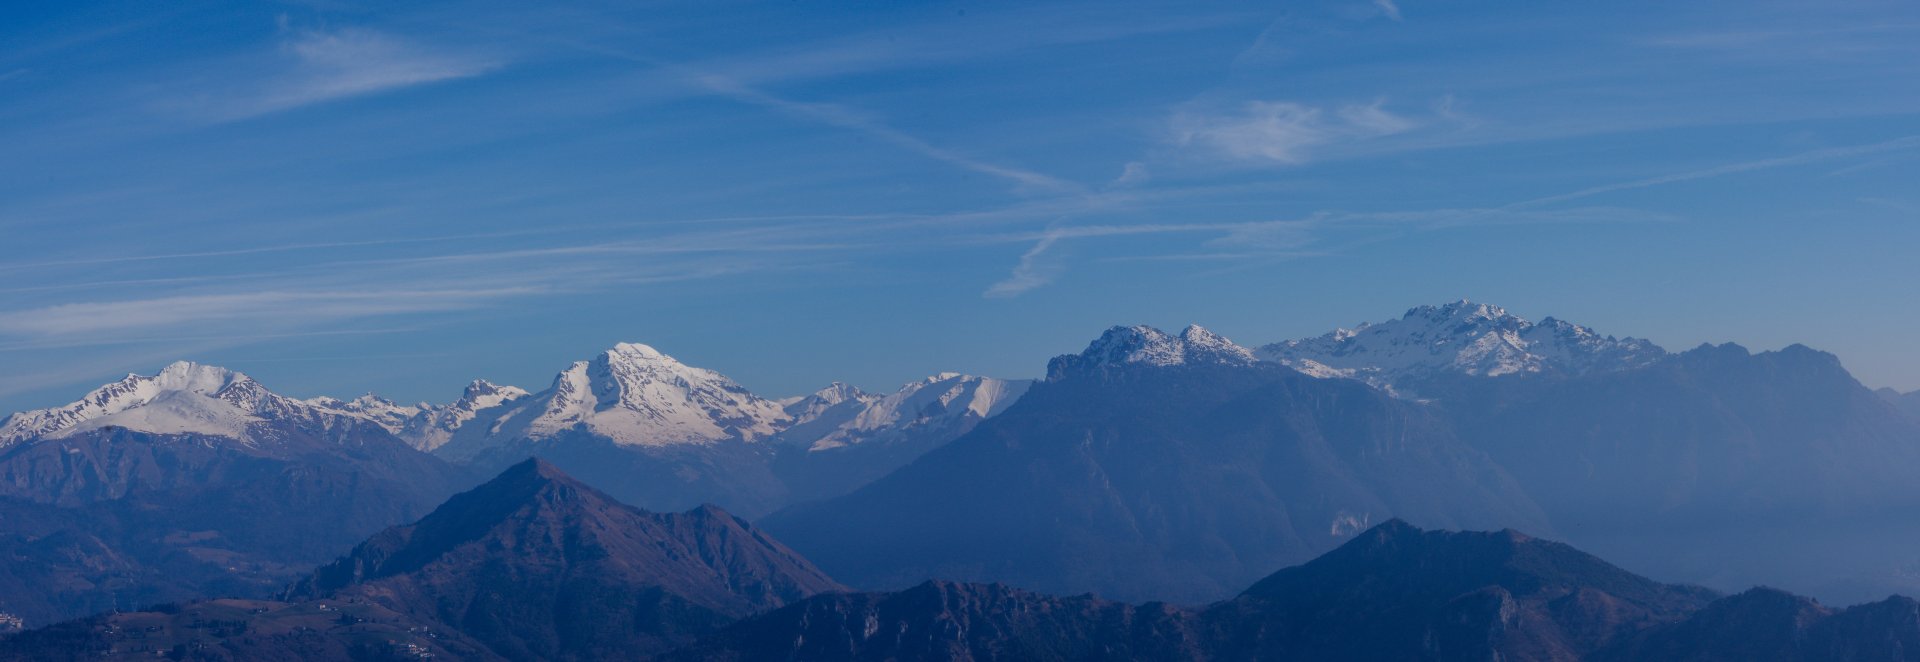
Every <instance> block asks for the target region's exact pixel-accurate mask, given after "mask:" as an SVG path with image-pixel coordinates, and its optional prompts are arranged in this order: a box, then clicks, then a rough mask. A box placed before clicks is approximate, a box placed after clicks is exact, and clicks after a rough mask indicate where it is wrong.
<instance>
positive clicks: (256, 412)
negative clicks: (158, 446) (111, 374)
mask: <svg viewBox="0 0 1920 662" xmlns="http://www.w3.org/2000/svg"><path fill="white" fill-rule="evenodd" d="M308 410H309V405H307V404H306V403H304V402H302V401H299V400H294V399H292V398H287V397H284V396H281V395H279V394H276V393H273V392H272V391H268V390H267V389H266V388H265V387H263V386H261V385H260V384H259V383H258V382H255V381H253V378H251V377H248V376H246V375H244V374H241V373H239V372H235V371H232V370H228V369H226V368H221V367H216V366H208V365H200V364H198V363H192V362H189V361H179V362H175V363H173V364H171V365H168V366H167V367H166V368H163V369H161V370H160V372H159V373H157V374H154V375H136V374H129V375H127V376H126V377H125V378H123V379H121V380H120V381H117V382H113V383H111V384H107V385H104V386H101V387H100V388H98V389H94V391H93V392H91V393H88V394H87V396H86V397H84V398H81V399H80V400H79V401H77V402H73V403H71V404H68V405H66V406H63V407H54V408H50V409H39V410H34V411H25V412H20V413H17V414H14V415H12V416H8V417H7V418H6V419H4V420H0V446H10V445H13V444H15V443H19V442H22V441H27V440H31V439H41V438H62V437H67V436H71V435H74V434H78V433H81V432H86V431H89V430H97V429H101V428H105V427H110V426H112V427H122V428H127V429H131V430H138V431H141V432H152V433H159V434H208V435H215V436H222V437H230V438H234V439H241V440H246V439H247V427H248V426H249V425H251V424H253V423H255V422H258V421H261V420H263V419H265V418H282V417H289V416H293V415H298V414H302V413H307V412H308Z"/></svg>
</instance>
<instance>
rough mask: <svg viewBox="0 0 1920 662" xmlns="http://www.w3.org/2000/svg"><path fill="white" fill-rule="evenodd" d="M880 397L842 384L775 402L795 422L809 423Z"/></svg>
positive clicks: (838, 383)
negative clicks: (831, 412)
mask: <svg viewBox="0 0 1920 662" xmlns="http://www.w3.org/2000/svg"><path fill="white" fill-rule="evenodd" d="M879 397H880V396H878V395H874V394H871V393H868V392H866V391H862V390H860V388H859V387H857V386H853V385H851V384H846V383H842V382H834V383H832V384H828V385H827V387H826V388H823V389H820V390H818V391H814V392H812V393H808V394H806V395H801V396H795V397H791V398H782V399H780V400H778V401H776V402H777V403H778V404H779V405H780V407H781V408H782V409H783V410H785V411H786V412H787V415H788V416H791V417H793V420H795V421H810V420H814V419H817V418H819V417H821V416H824V415H826V413H827V412H828V411H829V410H832V409H834V408H836V407H843V406H846V405H849V404H852V405H865V404H866V403H869V402H872V401H874V400H876V399H879Z"/></svg>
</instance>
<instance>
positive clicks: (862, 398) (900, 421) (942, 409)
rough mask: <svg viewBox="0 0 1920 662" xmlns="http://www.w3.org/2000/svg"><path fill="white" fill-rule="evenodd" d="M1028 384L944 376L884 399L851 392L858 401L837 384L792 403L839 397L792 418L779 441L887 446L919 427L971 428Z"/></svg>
mask: <svg viewBox="0 0 1920 662" xmlns="http://www.w3.org/2000/svg"><path fill="white" fill-rule="evenodd" d="M1032 385H1033V382H1032V381H1030V380H1006V379H994V378H992V377H976V376H973V375H964V374H960V373H957V372H943V373H939V374H936V375H933V376H930V377H927V378H925V379H922V380H919V381H916V382H911V383H908V384H906V385H903V386H901V387H900V390H897V391H894V392H893V393H890V394H887V395H884V396H880V395H873V394H869V393H865V392H861V391H859V390H858V389H853V391H852V393H853V394H857V397H842V395H843V394H846V393H847V392H846V391H845V390H844V389H849V388H852V387H847V386H845V385H843V384H839V383H835V384H834V385H833V386H830V387H828V388H826V389H822V390H821V391H817V392H815V393H814V394H813V395H810V396H806V397H805V398H804V399H802V400H799V401H797V402H796V404H799V403H804V402H814V403H821V402H825V401H826V400H827V399H828V398H823V397H821V396H823V394H825V395H828V397H841V399H840V400H839V401H838V402H837V403H836V404H835V405H834V406H830V407H825V408H818V409H817V413H816V412H815V411H812V410H810V411H808V412H806V413H807V414H808V415H798V414H796V417H795V420H794V423H793V425H792V427H791V428H789V429H788V430H787V431H785V432H784V433H782V434H781V439H782V440H783V441H785V442H787V443H792V444H796V445H804V446H805V447H806V448H807V449H808V450H809V451H825V450H832V449H835V448H843V447H847V446H857V445H861V444H866V443H872V442H875V441H879V442H880V443H885V441H886V439H885V438H888V437H891V436H894V435H908V434H912V433H914V432H915V431H917V430H921V429H928V428H937V427H943V426H949V425H951V426H955V427H956V428H960V427H966V428H970V426H971V425H972V424H973V423H977V422H979V421H981V420H985V419H987V418H991V417H993V416H994V415H996V414H999V413H1000V412H1001V411H1003V410H1005V409H1006V408H1007V407H1008V406H1009V405H1012V404H1013V402H1014V401H1015V400H1018V399H1020V396H1021V395H1023V394H1025V393H1026V392H1027V388H1028V387H1030V386H1032ZM830 392H831V393H830ZM788 411H789V412H794V411H795V408H794V406H793V405H790V406H789V407H788ZM949 431H951V430H949Z"/></svg>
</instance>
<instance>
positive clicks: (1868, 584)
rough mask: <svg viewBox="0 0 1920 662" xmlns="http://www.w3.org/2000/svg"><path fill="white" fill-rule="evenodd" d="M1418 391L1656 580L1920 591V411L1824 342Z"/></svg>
mask: <svg viewBox="0 0 1920 662" xmlns="http://www.w3.org/2000/svg"><path fill="white" fill-rule="evenodd" d="M1420 388H1421V392H1422V393H1426V394H1429V395H1432V396H1433V397H1435V404H1434V408H1435V409H1436V411H1437V412H1438V413H1439V414H1440V415H1441V416H1443V417H1445V418H1447V419H1449V420H1450V421H1452V423H1453V427H1454V428H1455V429H1456V430H1458V432H1459V434H1460V436H1461V437H1462V438H1464V439H1470V440H1472V441H1473V444H1474V446H1475V447H1476V448H1479V449H1481V450H1484V451H1486V452H1487V453H1488V454H1489V455H1490V456H1492V457H1493V459H1494V460H1495V461H1496V462H1497V463H1498V464H1499V465H1500V466H1501V467H1502V468H1504V469H1505V470H1506V471H1507V472H1508V473H1509V474H1510V475H1512V476H1513V477H1514V478H1515V479H1517V480H1518V481H1519V482H1520V483H1521V484H1522V485H1523V486H1524V487H1525V491H1526V493H1527V494H1528V495H1529V496H1530V497H1532V498H1533V500H1534V501H1535V502H1536V503H1538V504H1539V505H1540V507H1541V508H1543V509H1545V510H1546V512H1547V515H1548V516H1549V517H1550V518H1551V521H1552V523H1553V526H1554V530H1555V532H1556V533H1557V534H1558V535H1561V536H1564V537H1566V538H1567V539H1568V540H1571V541H1573V542H1575V543H1577V544H1580V545H1581V546H1583V547H1585V548H1588V549H1591V550H1593V551H1595V552H1596V553H1599V554H1602V555H1605V556H1606V557H1608V558H1610V559H1614V560H1616V561H1618V562H1620V563H1623V564H1625V565H1628V566H1629V567H1633V568H1637V569H1641V570H1645V571H1650V572H1655V573H1658V574H1659V575H1660V576H1664V577H1685V578H1689V579H1690V580H1692V581H1698V582H1701V583H1707V584H1709V585H1714V586H1717V587H1721V588H1725V589H1738V588H1743V587H1746V586H1752V585H1754V584H1756V583H1761V582H1767V583H1774V584H1776V585H1784V586H1788V587H1791V588H1793V589H1795V590H1799V591H1806V592H1817V593H1818V594H1820V595H1822V596H1827V597H1829V599H1843V600H1868V599H1876V598H1879V597H1884V596H1885V595H1886V594H1887V593H1889V592H1893V591H1908V590H1917V589H1920V581H1916V580H1915V579H1914V578H1913V577H1912V575H1911V573H1904V572H1901V571H1900V570H1899V569H1900V568H1902V567H1906V566H1910V565H1911V564H1912V563H1914V561H1915V559H1916V558H1917V557H1916V556H1915V555H1913V554H1911V553H1909V550H1911V549H1914V548H1915V547H1917V546H1920V521H1916V520H1915V519H1914V518H1913V517H1912V516H1911V513H1913V512H1914V509H1915V508H1920V489H1915V484H1916V483H1915V481H1914V478H1913V477H1914V476H1915V475H1920V418H1913V417H1909V416H1905V415H1902V414H1900V413H1899V412H1897V411H1895V410H1894V408H1892V407H1890V406H1888V404H1887V403H1886V402H1885V401H1883V400H1882V398H1881V397H1879V396H1877V395H1875V394H1874V393H1873V392H1872V391H1870V390H1869V389H1867V388H1866V387H1865V386H1862V385H1861V384H1860V383H1859V382H1858V381H1855V380H1854V378H1853V377H1852V376H1851V375H1850V374H1848V373H1847V371H1846V370H1845V369H1844V368H1843V367H1841V365H1840V362H1839V360H1838V359H1837V358H1835V357H1834V356H1833V355H1832V354H1827V353H1825V352H1819V351H1816V350H1812V349H1808V348H1806V347H1802V346H1798V345H1795V346H1791V347H1788V348H1786V349H1783V350H1780V351H1775V352H1760V353H1751V352H1748V351H1747V350H1746V349H1745V348H1742V347H1740V346H1738V345H1731V344H1728V345H1718V346H1702V347H1699V348H1696V349H1693V350H1690V351H1687V352H1683V353H1681V354H1678V355H1675V356H1673V357H1672V358H1670V359H1668V360H1666V361H1662V362H1660V363H1657V364H1654V365H1651V366H1647V367H1644V368H1639V369H1635V370H1629V371H1621V372H1614V373H1608V374H1600V375H1590V376H1586V377H1581V378H1577V379H1555V378H1551V377H1543V378H1528V377H1519V378H1511V379H1475V378H1458V379H1457V380H1455V381H1452V382H1449V383H1441V382H1428V383H1425V384H1422V385H1421V386H1420Z"/></svg>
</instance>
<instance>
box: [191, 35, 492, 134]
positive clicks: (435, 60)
mask: <svg viewBox="0 0 1920 662" xmlns="http://www.w3.org/2000/svg"><path fill="white" fill-rule="evenodd" d="M283 33H284V36H283V38H282V40H281V42H280V44H279V46H278V48H279V51H280V57H279V62H278V67H276V68H271V69H265V70H259V69H255V70H254V71H251V72H250V73H249V74H247V75H250V76H254V77H256V80H255V81H254V82H253V83H252V84H251V85H248V86H242V87H240V88H237V89H225V90H218V91H214V92H210V93H203V95H202V96H200V97H199V98H197V99H195V100H194V101H192V102H189V103H187V104H186V105H187V107H188V108H189V109H190V110H193V111H196V112H199V113H202V114H205V115H207V116H209V117H211V118H212V119H215V120H218V121H230V120H238V119H246V118H249V117H256V116H259V115H265V114H268V113H275V112H280V111H284V110H290V109H293V108H298V107H301V106H307V105H311V104H316V103H323V102H328V101H335V100H339V99H345V98H349V97H356V96H362V95H368V94H375V93H380V92H387V91H392V90H398V89H402V88H407V87H413V86H416V85H424V84H428V83H437V82H441V81H448V80H455V79H460V78H469V77H473V76H478V75H480V74H483V73H486V72H488V71H490V70H493V69H495V68H497V67H498V66H499V65H500V62H499V61H498V60H497V59H495V58H493V57H491V56H485V55H477V54H471V53H454V52H448V51H442V50H437V49H434V48H431V47H428V46H424V45H421V44H418V43H414V42H411V41H408V40H406V39H403V38H401V37H398V36H394V35H390V34H386V33H382V32H376V31H373V30H367V29H359V28H348V29H339V30H331V31H322V30H294V29H286V28H284V27H283Z"/></svg>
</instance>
